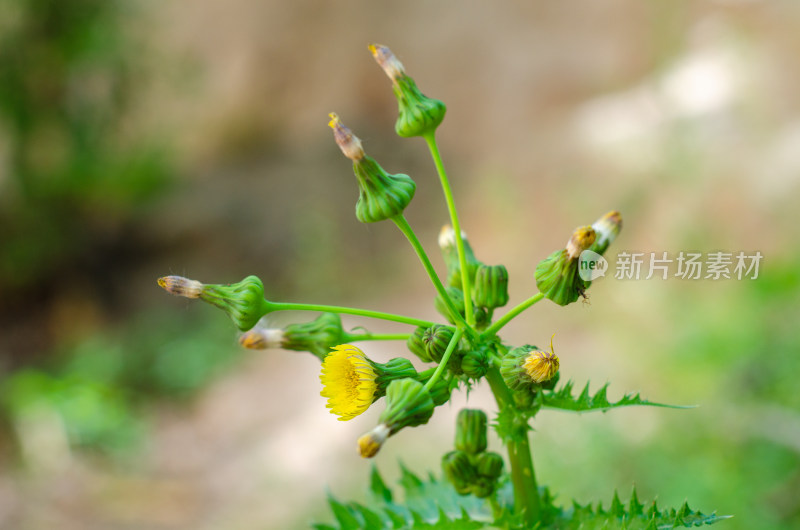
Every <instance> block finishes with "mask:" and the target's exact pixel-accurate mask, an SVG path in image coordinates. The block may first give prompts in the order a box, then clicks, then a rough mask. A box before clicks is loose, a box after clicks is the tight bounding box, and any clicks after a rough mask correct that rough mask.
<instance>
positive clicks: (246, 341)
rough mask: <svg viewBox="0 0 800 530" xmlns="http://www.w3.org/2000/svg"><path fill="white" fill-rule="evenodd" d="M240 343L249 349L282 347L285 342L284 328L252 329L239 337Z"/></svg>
mask: <svg viewBox="0 0 800 530" xmlns="http://www.w3.org/2000/svg"><path fill="white" fill-rule="evenodd" d="M239 344H240V345H241V346H242V347H244V348H247V349H248V350H268V349H270V348H280V347H281V346H282V344H283V330H282V329H260V328H256V329H251V330H250V331H248V332H246V333H244V334H243V335H242V336H241V337H239Z"/></svg>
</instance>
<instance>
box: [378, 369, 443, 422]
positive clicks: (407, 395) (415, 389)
mask: <svg viewBox="0 0 800 530" xmlns="http://www.w3.org/2000/svg"><path fill="white" fill-rule="evenodd" d="M433 409H434V404H433V398H432V397H431V395H430V393H429V392H428V391H427V390H426V389H425V388H424V385H423V384H422V383H420V382H419V381H416V380H414V379H411V378H406V379H395V380H394V381H392V382H391V383H389V387H388V388H387V389H386V410H384V411H383V413H382V414H381V415H380V418H379V420H380V422H381V423H383V424H385V425H386V426H388V427H389V431H390V432H391V434H394V433H396V432H397V431H399V430H400V429H402V428H404V427H416V426H417V425H423V424H425V423H428V420H429V419H431V416H432V415H433Z"/></svg>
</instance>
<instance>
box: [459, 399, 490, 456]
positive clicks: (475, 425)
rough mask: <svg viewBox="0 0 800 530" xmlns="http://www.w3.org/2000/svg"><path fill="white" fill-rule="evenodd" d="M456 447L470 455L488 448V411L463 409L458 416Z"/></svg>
mask: <svg viewBox="0 0 800 530" xmlns="http://www.w3.org/2000/svg"><path fill="white" fill-rule="evenodd" d="M455 446H456V449H458V450H459V451H464V452H465V453H467V454H470V455H476V454H478V453H482V452H483V451H485V450H486V413H485V412H483V411H482V410H478V409H461V410H460V411H459V413H458V417H457V418H456V442H455Z"/></svg>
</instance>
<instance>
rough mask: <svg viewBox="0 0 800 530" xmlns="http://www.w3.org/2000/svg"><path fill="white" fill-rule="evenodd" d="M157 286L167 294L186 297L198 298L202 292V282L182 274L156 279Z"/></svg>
mask: <svg viewBox="0 0 800 530" xmlns="http://www.w3.org/2000/svg"><path fill="white" fill-rule="evenodd" d="M158 286H159V287H161V288H162V289H164V290H165V291H167V292H168V293H169V294H174V295H176V296H184V297H186V298H200V295H201V294H202V292H203V284H202V283H200V282H198V281H195V280H190V279H188V278H184V277H183V276H164V277H162V278H159V279H158Z"/></svg>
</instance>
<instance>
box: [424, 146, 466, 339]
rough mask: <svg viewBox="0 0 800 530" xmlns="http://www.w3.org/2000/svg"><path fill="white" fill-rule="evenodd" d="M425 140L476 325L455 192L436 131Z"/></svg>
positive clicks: (464, 290)
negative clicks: (440, 191)
mask: <svg viewBox="0 0 800 530" xmlns="http://www.w3.org/2000/svg"><path fill="white" fill-rule="evenodd" d="M423 138H425V142H427V144H428V149H429V150H430V152H431V156H432V157H433V163H434V165H435V166H436V172H437V173H439V180H440V181H441V183H442V191H444V199H445V201H446V202H447V209H448V211H449V212H450V223H451V224H452V225H453V230H454V231H455V233H456V249H457V250H458V265H459V267H461V290H462V291H463V292H464V312H465V313H466V317H467V324H469V326H470V327H473V326H475V315H474V314H473V313H472V280H471V279H470V277H469V273H468V270H467V255H466V253H465V252H464V238H463V237H461V223H460V222H459V221H458V212H457V211H456V203H455V201H454V200H453V192H452V191H451V190H450V181H449V180H448V178H447V171H445V169H444V164H443V163H442V157H441V155H440V154H439V146H438V145H437V144H436V135H435V133H434V132H430V133H427V134H425V135H423Z"/></svg>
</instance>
